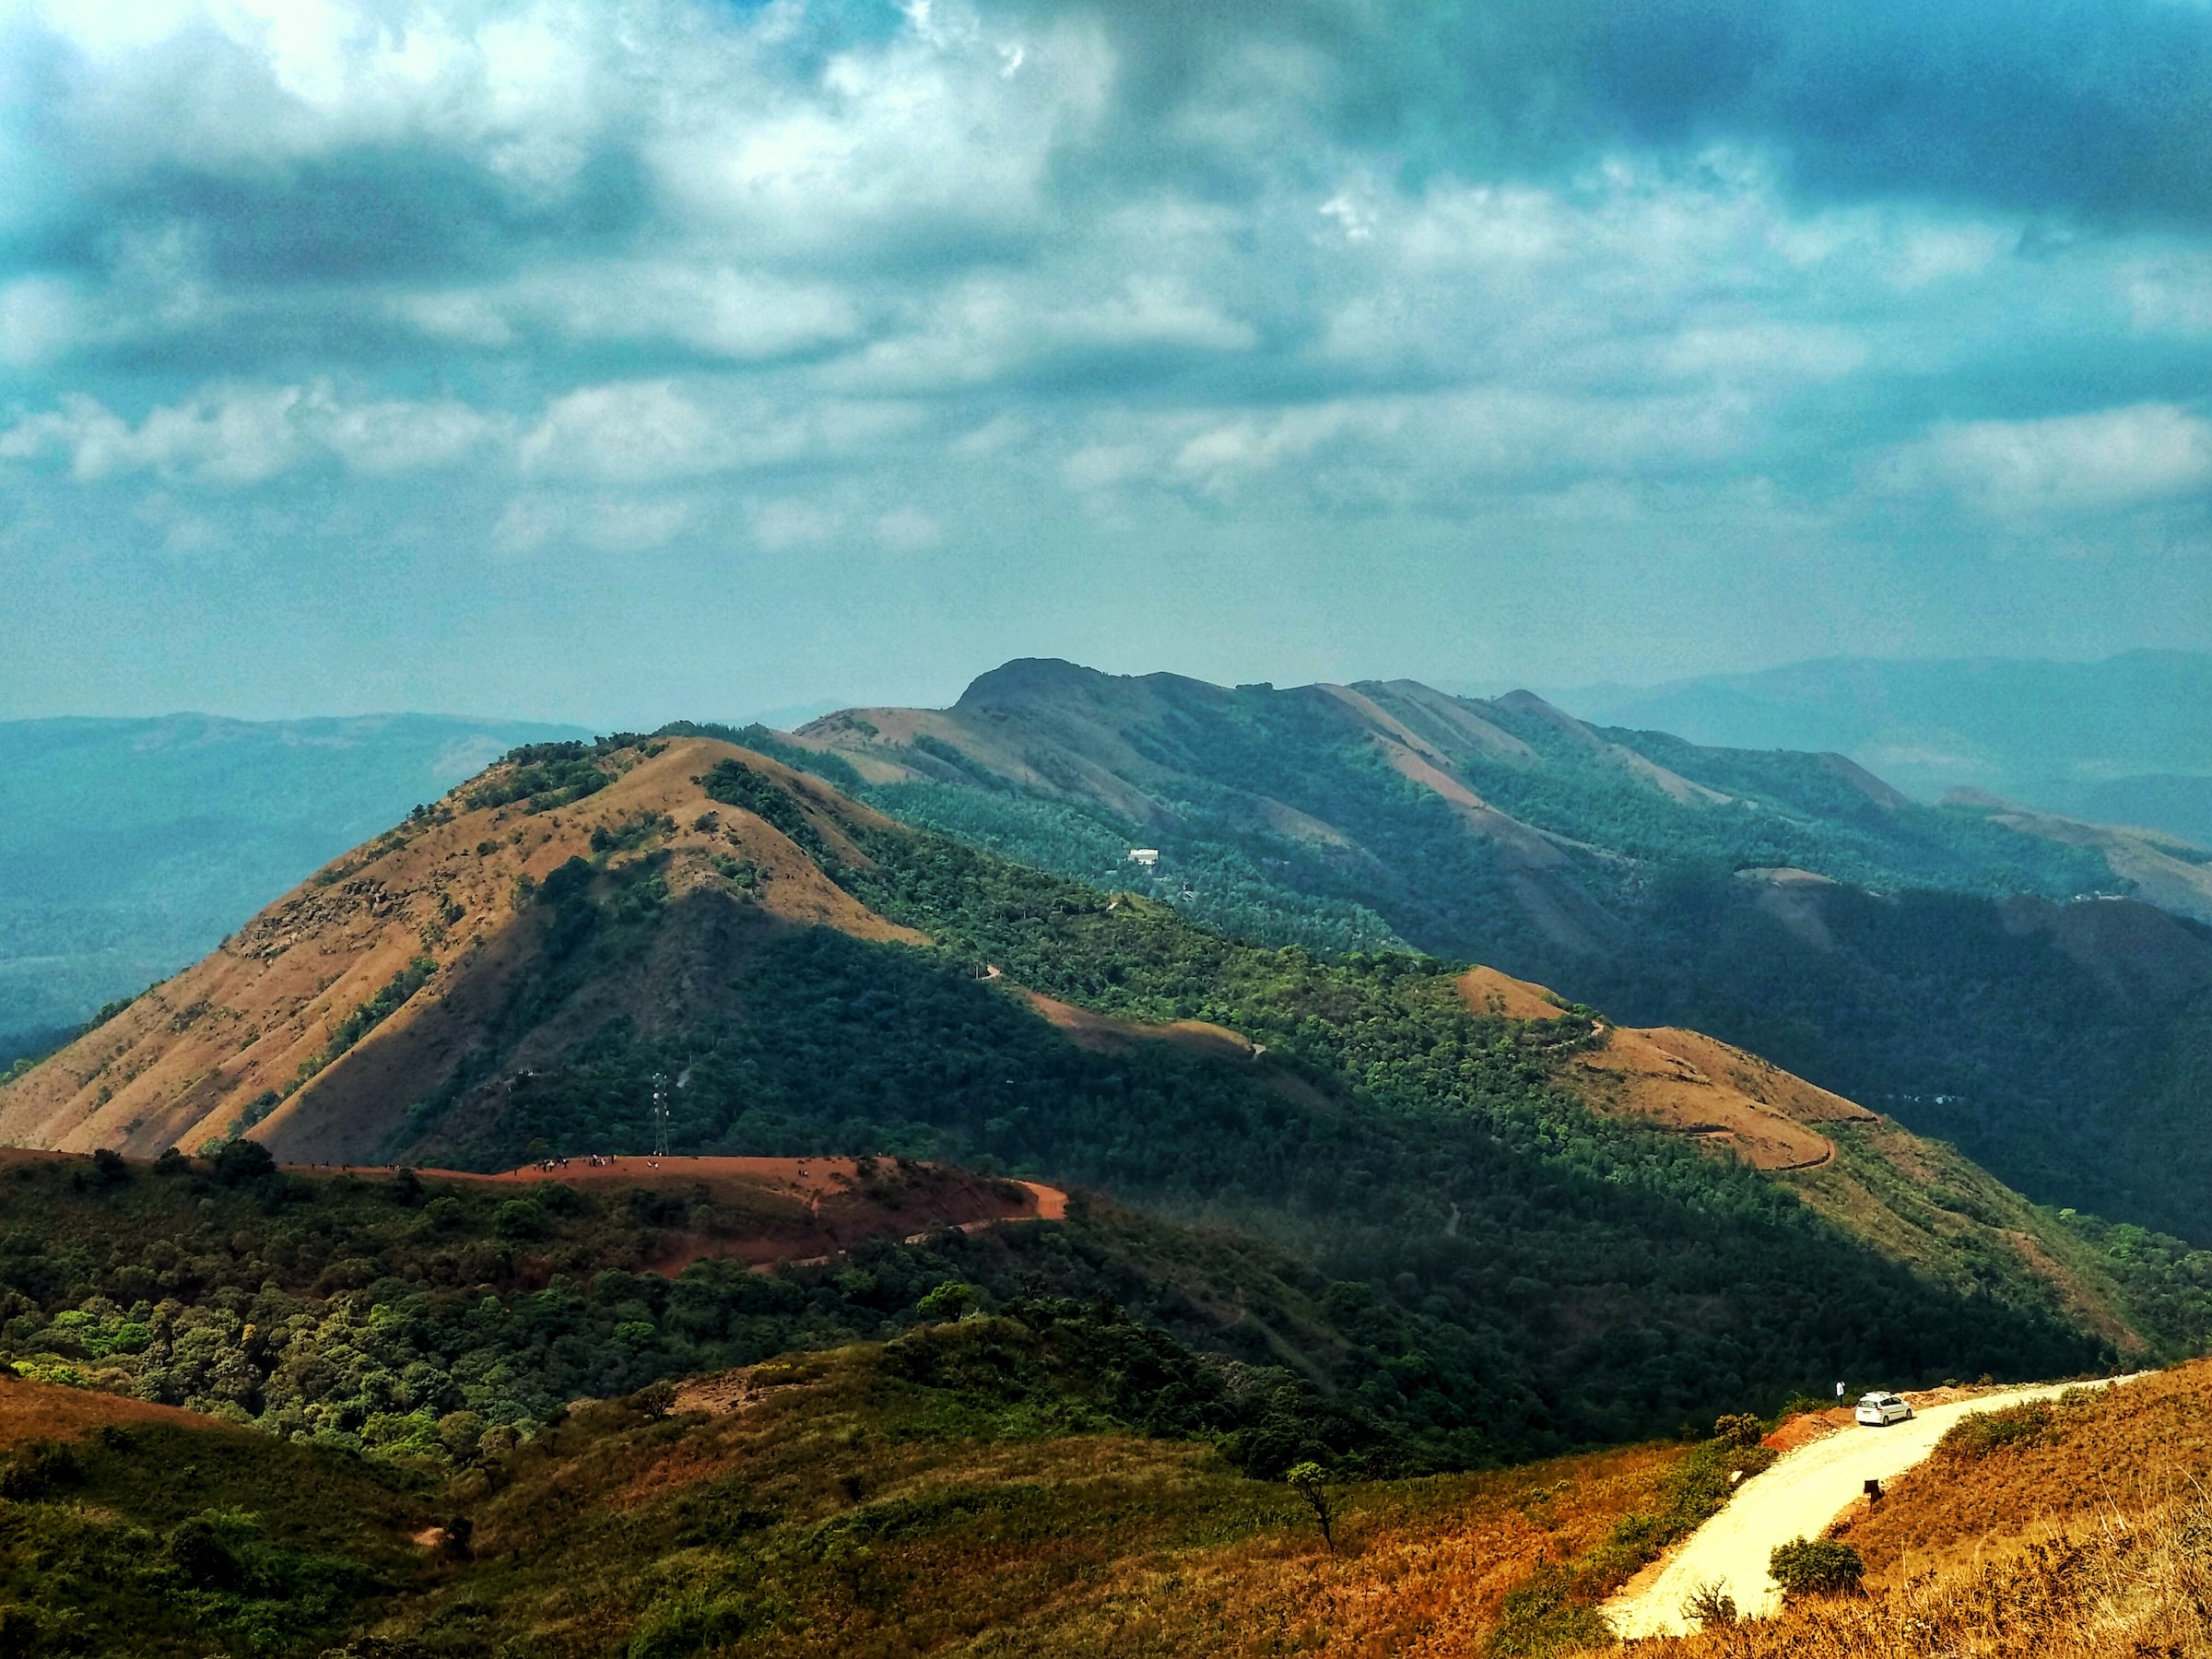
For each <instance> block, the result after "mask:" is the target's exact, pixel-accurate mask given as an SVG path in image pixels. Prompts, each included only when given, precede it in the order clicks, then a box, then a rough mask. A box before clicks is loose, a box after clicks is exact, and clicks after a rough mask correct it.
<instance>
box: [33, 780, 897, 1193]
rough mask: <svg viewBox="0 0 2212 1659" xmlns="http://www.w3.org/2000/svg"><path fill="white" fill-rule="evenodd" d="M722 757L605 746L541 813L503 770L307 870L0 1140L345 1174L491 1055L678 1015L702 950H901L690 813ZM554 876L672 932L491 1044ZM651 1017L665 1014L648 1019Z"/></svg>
mask: <svg viewBox="0 0 2212 1659" xmlns="http://www.w3.org/2000/svg"><path fill="white" fill-rule="evenodd" d="M737 753H738V751H736V750H735V749H732V748H730V747H728V746H726V745H722V744H716V743H712V742H709V741H705V740H701V739H686V740H678V741H673V742H668V743H665V744H653V745H650V746H647V747H645V748H624V749H618V750H616V751H614V752H613V753H611V754H610V755H608V756H607V757H606V758H605V759H604V760H603V761H602V762H599V763H598V767H599V770H601V771H604V772H605V773H606V774H607V775H606V779H605V781H604V782H603V783H601V784H600V785H599V786H597V787H596V788H595V789H594V793H591V794H587V795H584V796H582V798H580V799H576V800H573V801H569V802H567V803H566V804H561V805H549V806H548V805H545V804H544V803H547V802H551V801H554V800H557V799H559V797H560V796H562V795H563V794H565V793H566V792H567V791H568V790H571V789H573V788H574V786H575V784H574V781H572V780H571V782H569V783H567V784H561V783H559V782H553V783H552V784H551V786H550V787H549V788H548V789H547V790H546V791H543V792H541V794H539V795H537V796H532V795H527V794H525V795H524V796H521V797H519V798H517V799H513V800H504V801H502V800H499V799H498V797H499V796H500V795H501V794H506V793H508V792H509V790H510V789H511V788H512V786H513V784H514V782H515V781H516V777H517V774H518V771H519V770H520V769H518V768H516V767H513V766H512V765H510V766H504V767H500V768H497V769H495V770H494V771H492V772H490V773H488V774H486V776H485V777H483V778H481V779H479V780H477V781H476V782H472V783H470V784H467V785H465V786H464V787H463V788H461V789H459V790H456V791H455V792H454V793H453V794H452V795H449V796H448V797H447V798H446V799H445V800H444V801H442V802H441V803H440V804H439V806H437V807H436V809H434V810H433V811H431V812H429V813H428V814H427V815H425V816H423V817H420V818H414V819H410V820H409V821H407V822H406V823H404V824H402V825H400V826H399V827H397V828H395V829H394V830H390V831H387V832H386V833H385V834H383V835H382V836H380V837H378V838H377V839H376V840H375V841H371V842H369V843H368V844H366V845H365V846H362V847H360V848H359V849H357V850H356V851H355V852H353V853H349V854H347V856H345V857H344V858H341V859H339V860H338V861H337V862H335V864H333V865H328V866H326V867H325V868H324V869H323V870H322V871H320V872H318V873H317V875H316V876H315V877H313V878H312V879H311V880H309V881H308V882H306V883H304V884H302V885H301V886H300V887H299V888H295V889H294V890H293V891H292V892H290V893H288V894H287V895H286V896H285V897H284V898H282V899H280V900H277V902H276V903H275V904H273V905H271V906H270V907H269V908H268V909H266V910H265V911H263V912H261V913H260V914H259V915H257V916H255V917H254V918H253V920H251V921H250V922H248V923H247V924H246V925H245V926H244V927H243V928H241V930H240V931H239V932H238V933H237V934H235V935H232V936H231V937H230V938H229V939H227V940H226V941H225V942H224V943H223V945H222V947H220V948H219V949H218V950H217V951H216V953H215V954H214V955H212V956H210V957H208V958H207V959H206V960H204V961H202V962H200V963H198V964H197V965H196V966H194V967H193V968H190V969H188V970H186V971H184V972H182V973H181V974H179V975H177V976H176V977H175V978H174V979H171V980H170V981H168V982H165V983H163V984H161V985H159V986H156V987H155V988H154V989H152V990H151V991H149V992H147V994H145V995H144V996H142V997H140V998H139V999H138V1000H137V1001H136V1002H135V1003H133V1004H132V1005H131V1006H129V1007H128V1008H126V1009H124V1011H123V1012H122V1013H120V1014H118V1015H117V1016H115V1017H114V1018H112V1019H110V1020H109V1021H108V1022H107V1023H106V1024H104V1025H102V1026H100V1027H99V1028H98V1029H97V1030H92V1031H90V1032H88V1034H87V1035H85V1036H84V1037H82V1038H81V1039H79V1040H78V1041H76V1042H75V1043H74V1044H72V1045H71V1046H70V1047H68V1048H67V1049H65V1050H64V1051H63V1052H62V1053H59V1054H56V1055H55V1056H53V1058H52V1059H50V1060H48V1061H47V1062H46V1063H45V1064H44V1065H41V1066H40V1067H38V1068H37V1069H36V1070H35V1071H33V1072H32V1073H30V1074H29V1076H28V1077H24V1078H23V1079H22V1080H21V1081H19V1082H18V1083H17V1084H15V1085H14V1086H13V1087H11V1088H8V1089H6V1091H5V1092H4V1093H0V1137H5V1139H6V1141H8V1142H9V1143H11V1144H14V1145H18V1146H29V1147H58V1148H63V1149H67V1150H76V1151H84V1150H88V1149H90V1148H91V1147H102V1146H104V1147H115V1148H117V1149H120V1150H124V1151H127V1152H132V1153H138V1154H151V1153H154V1152H158V1151H159V1150H160V1149H161V1148H162V1147H169V1146H182V1147H188V1148H190V1147H197V1146H199V1145H200V1144H201V1143H202V1142H203V1141H206V1140H207V1139H209V1138H219V1137H226V1136H229V1135H238V1134H240V1133H241V1132H244V1131H246V1130H249V1129H251V1130H252V1131H253V1134H254V1135H255V1136H256V1138H258V1139H261V1140H263V1141H265V1143H266V1144H267V1145H268V1146H269V1147H271V1148H272V1150H274V1151H276V1152H277V1154H278V1155H279V1156H280V1157H282V1158H285V1159H290V1160H294V1161H302V1162H305V1161H332V1162H336V1161H347V1160H355V1161H359V1160H362V1159H369V1158H371V1157H372V1156H374V1155H375V1154H376V1152H377V1151H378V1149H379V1148H381V1147H386V1146H387V1145H388V1144H389V1143H391V1142H392V1140H393V1137H394V1135H399V1134H404V1131H405V1127H406V1112H407V1109H408V1107H409V1105H410V1104H411V1103H412V1102H414V1101H416V1100H420V1099H422V1098H424V1097H425V1096H426V1095H427V1094H429V1092H431V1091H432V1090H434V1089H436V1088H439V1087H440V1086H441V1085H442V1084H444V1083H446V1082H448V1081H449V1080H450V1079H451V1077H452V1076H453V1069H454V1067H455V1066H456V1065H459V1064H461V1063H462V1062H463V1060H464V1059H465V1057H466V1056H468V1055H470V1054H473V1053H483V1052H486V1049H485V1044H486V1042H487V1041H488V1040H490V1041H494V1043H495V1046H497V1048H498V1050H499V1052H500V1053H501V1055H502V1057H505V1058H512V1059H513V1060H515V1061H517V1062H518V1063H519V1064H521V1065H525V1066H526V1065H528V1064H529V1061H530V1058H531V1056H532V1055H533V1054H534V1053H537V1052H539V1049H540V1048H542V1047H543V1046H544V1045H547V1044H558V1043H559V1042H560V1041H562V1040H563V1039H564V1038H565V1037H566V1036H568V1035H571V1034H572V1033H573V1032H574V1031H576V1030H586V1029H590V1028H591V1027H593V1026H594V1025H596V1024H600V1023H604V1022H605V1021H606V1020H607V1019H610V1018H648V1019H650V1018H657V1017H660V1016H662V1015H664V1014H665V1015H666V1016H667V1017H669V1018H682V1017H683V1009H682V1007H681V1006H680V1004H681V999H682V997H683V995H684V994H685V993H684V989H683V964H682V958H683V957H684V955H685V954H686V952H687V951H695V950H697V949H700V948H703V947H706V946H707V945H708V944H709V943H711V942H713V941H715V940H716V939H717V938H718V936H719V935H724V934H728V933H730V932H731V931H732V930H735V932H737V933H738V934H744V933H746V932H747V930H754V931H757V930H760V929H773V928H777V927H789V926H794V925H828V926H831V927H835V928H839V929H841V930H844V931H846V932H849V933H851V934H853V935H857V936H860V937H865V938H879V939H880V938H899V937H912V936H915V935H912V934H911V933H910V932H908V931H907V930H904V929H900V928H898V927H895V926H892V925H891V924H888V923H885V922H883V921H882V920H881V919H879V918H877V917H876V916H873V915H871V914H870V913H869V912H867V911H866V909H865V907H864V906H862V905H860V904H859V903H857V902H856V901H855V900H853V898H852V896H851V895H850V894H848V893H846V892H845V891H844V890H843V889H842V888H839V887H838V886H836V885H835V884H834V883H832V882H831V881H830V880H829V879H828V878H827V877H824V875H823V874H822V872H821V869H820V868H819V866H818V865H817V864H816V863H815V862H814V861H813V860H812V859H811V858H809V857H808V856H807V855H806V853H804V852H802V851H800V850H799V849H798V848H797V847H796V846H794V844H793V843H792V841H791V840H790V838H789V837H788V836H786V835H785V834H783V833H782V831H780V830H776V829H774V828H772V827H771V826H770V825H769V824H767V823H766V822H765V821H763V820H762V819H761V818H759V817H758V816H757V815H755V814H753V813H750V812H747V811H746V810H745V809H743V808H742V807H733V806H728V805H726V804H723V803H718V802H716V801H713V800H711V799H710V798H709V797H708V796H707V795H706V794H705V793H704V792H703V790H702V788H701V786H700V782H699V780H700V777H701V776H702V775H704V774H705V773H706V772H708V771H710V770H711V769H712V767H713V766H714V765H715V764H716V763H717V762H718V761H720V760H723V759H729V758H732V757H734V756H735V755H736V754H737ZM578 764H582V765H586V766H587V767H588V766H589V765H590V764H591V763H578ZM752 764H754V765H756V766H758V767H759V769H760V770H761V771H763V772H764V773H768V774H771V775H777V776H782V775H783V774H782V770H781V769H780V768H778V767H777V766H776V764H775V763H774V762H773V761H770V760H764V759H759V758H757V757H755V758H753V759H752ZM542 770H543V769H542V768H541V771H542ZM524 781H525V782H526V781H527V780H524ZM786 798H788V799H789V800H790V801H791V802H792V803H793V808H794V811H796V812H797V813H799V814H800V815H801V818H802V819H803V821H805V822H807V823H809V824H812V825H814V826H816V827H817V829H818V833H819V834H820V835H821V836H822V837H823V838H824V839H825V840H826V841H828V842H830V843H831V844H834V845H837V846H839V847H841V849H842V850H843V851H844V852H845V853H846V854H847V855H848V856H852V857H855V858H857V857H859V856H860V855H859V854H858V853H856V852H855V851H854V850H853V848H852V847H851V844H850V842H849V841H845V840H844V833H843V830H842V828H841V826H842V824H844V823H845V822H847V821H850V820H853V819H854V818H865V819H868V820H871V821H874V820H875V815H874V814H872V813H869V812H868V811H867V809H866V808H865V807H860V806H855V805H853V804H852V803H850V802H844V801H841V800H840V801H838V802H837V803H836V805H835V806H834V809H832V808H831V806H829V805H828V804H827V803H829V802H830V799H831V796H830V792H829V791H828V790H826V789H823V788H822V787H821V786H820V785H819V784H818V783H813V782H805V781H802V782H796V783H795V786H794V790H793V793H792V794H790V795H789V796H788V797H786ZM534 801H535V802H536V803H538V804H539V806H540V809H537V810H533V809H532V806H533V803H534ZM472 802H483V803H485V804H482V805H472V804H471V803H472ZM594 837H597V838H598V841H599V844H598V845H597V846H594ZM571 860H582V861H584V862H585V864H586V865H589V866H590V868H589V870H588V873H586V875H585V879H586V880H587V881H588V882H590V883H595V884H597V885H598V886H600V887H601V888H613V889H622V888H629V889H631V896H633V897H635V898H637V899H640V900H650V903H651V906H652V908H653V910H654V911H655V912H660V911H665V912H668V914H669V916H670V918H672V921H673V924H672V925H665V926H663V927H660V928H657V929H656V930H655V932H656V935H665V936H663V937H658V938H657V944H658V948H656V949H655V950H654V951H653V953H652V954H651V959H650V961H649V962H647V963H646V964H645V965H643V966H642V967H641V969H640V971H637V972H634V973H632V974H630V975H629V976H626V977H624V978H621V979H599V980H595V981H594V982H592V983H591V984H589V985H588V986H584V987H581V988H580V994H579V995H578V996H577V997H576V998H575V999H574V1000H573V1001H563V1002H562V1003H561V1005H560V1006H558V1007H547V1008H543V1009H540V1010H538V1012H540V1013H542V1014H543V1015H545V1016H547V1018H545V1019H543V1020H530V1019H527V1018H526V1017H525V1020H524V1029H517V1030H507V1031H502V1030H500V1026H501V1024H502V1022H505V1023H507V1024H510V1025H512V1023H513V1019H514V1017H515V1015H516V1009H515V1008H514V1006H513V1004H514V999H515V997H516V995H517V994H518V993H521V992H523V991H524V989H525V988H526V987H529V986H531V985H533V984H535V983H537V982H542V981H543V979H544V977H545V972H546V970H547V966H548V961H549V958H551V957H553V956H556V955H558V953H559V945H560V941H559V940H558V939H549V938H548V935H547V929H546V928H545V927H544V926H543V925H542V921H543V916H544V913H545V906H544V905H543V904H542V903H540V902H539V901H538V900H537V896H536V893H535V886H536V884H540V883H543V882H545V881H547V879H548V878H552V877H554V875H555V872H556V871H559V870H560V869H561V868H562V866H563V865H568V864H569V863H570V861H571ZM739 947H742V941H740V944H739ZM669 997H674V998H676V999H677V1005H678V1006H675V1007H673V1008H670V1007H665V1006H664V1004H665V1001H666V999H667V998H669ZM502 1037H505V1038H512V1041H513V1046H512V1050H510V1049H509V1047H508V1045H507V1043H505V1042H503V1041H499V1039H500V1038H502Z"/></svg>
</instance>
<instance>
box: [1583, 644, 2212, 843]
mask: <svg viewBox="0 0 2212 1659" xmlns="http://www.w3.org/2000/svg"><path fill="white" fill-rule="evenodd" d="M1552 695H1553V696H1554V698H1555V700H1558V701H1559V702H1560V703H1561V704H1562V705H1564V706H1566V707H1568V708H1571V709H1573V710H1574V711H1575V712H1577V713H1578V714H1580V715H1582V716H1583V718H1584V719H1587V720H1592V721H1595V722H1598V723H1600V724H1608V725H1623V726H1633V727H1639V728H1647V729H1651V730H1655V731H1665V732H1672V733H1675V734H1677V735H1680V736H1683V737H1686V738H1688V739H1689V740H1691V741H1692V742H1696V743H1705V744H1717V745H1723V746H1726V747H1737V748H1797V749H1836V750H1840V751H1841V752H1843V753H1845V754H1848V755H1851V756H1853V758H1854V759H1858V760H1860V761H1861V762H1863V763H1864V764H1865V765H1867V766H1869V767H1871V768H1873V769H1874V770H1875V771H1878V772H1880V773H1881V774H1882V775H1883V776H1884V777H1886V778H1888V779H1889V780H1890V781H1891V782H1896V783H1899V784H1901V785H1903V786H1904V787H1905V788H1906V789H1907V790H1908V791H1910V792H1911V793H1912V794H1916V795H1918V796H1920V797H1922V798H1924V799H1929V800H1933V799H1935V797H1937V796H1938V795H1940V794H1943V793H1944V792H1945V791H1947V790H1950V789H1955V788H1971V789H1980V790H1983V791H1985V792H1988V793H1990V794H1999V795H2005V796H2009V797H2011V798H2013V799H2016V800H2018V801H2021V802H2023V803H2025V804H2027V805H2030V806H2037V807H2041V808H2042V809H2043V810H2045V811H2049V812H2056V813H2062V814H2065V815H2067V816H2069V817H2073V818H2088V819H2090V820H2092V821H2095V822H2099V823H2108V824H2140V825H2144V826H2147V827H2149V828H2151V829H2157V830H2166V831H2168V832H2169V833H2171V834H2174V835H2178V836H2183V837H2185V838H2187V839H2190V840H2193V841H2199V842H2212V656H2206V655H2204V654H2201V653H2189V652H2178V651H2134V652H2127V653H2123V654H2121V655H2119V656H2114V657H2108V658H2105V659H2104V660H2102V661H2100V662H2092V663H2065V662H2034V661H2021V660H2010V659H2002V658H1959V659H1955V660H1931V661H1888V660H1881V659H1866V658H1833V659H1827V660H1823V661H1818V662H1809V663H1798V664H1793V665H1789V666H1787V667H1782V668H1772V669H1766V670H1762V671H1760V672H1758V673H1753V674H1724V675H1708V676H1701V677H1695V678H1690V679H1684V680H1677V681H1672V682H1670V683H1667V684H1665V685H1658V686H1593V687H1583V688H1574V689H1566V690H1560V691H1558V692H1555V693H1553V694H1552Z"/></svg>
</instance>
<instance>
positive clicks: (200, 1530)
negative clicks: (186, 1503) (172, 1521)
mask: <svg viewBox="0 0 2212 1659" xmlns="http://www.w3.org/2000/svg"><path fill="white" fill-rule="evenodd" d="M239 1530H240V1528H239V1526H238V1524H237V1523H236V1522H235V1521H234V1520H233V1518H232V1517H229V1516H227V1515H223V1514H219V1513H218V1512H215V1511H212V1510H207V1511H203V1512H200V1513H199V1514H196V1515H188V1516H186V1517H185V1518H184V1519H183V1520H182V1521H180V1522H178V1523H177V1524H176V1525H174V1526H172V1527H171V1528H170V1529H169V1535H168V1536H166V1537H165V1538H163V1539H162V1540H161V1553H162V1555H163V1557H164V1558H165V1559H167V1560H168V1562H169V1564H170V1566H171V1567H173V1568H174V1569H176V1571H178V1572H180V1573H182V1575H183V1577H184V1579H185V1581H186V1582H187V1583H190V1584H191V1585H192V1586H193V1587H194V1588H195V1589H201V1590H235V1589H237V1588H239V1586H240V1585H241V1584H242V1583H244V1582H245V1576H246V1571H245V1563H244V1562H243V1561H241V1559H239V1553H238V1550H237V1549H236V1547H234V1546H233V1543H232V1539H231V1537H230V1535H231V1534H234V1533H236V1532H238V1531H239Z"/></svg>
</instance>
